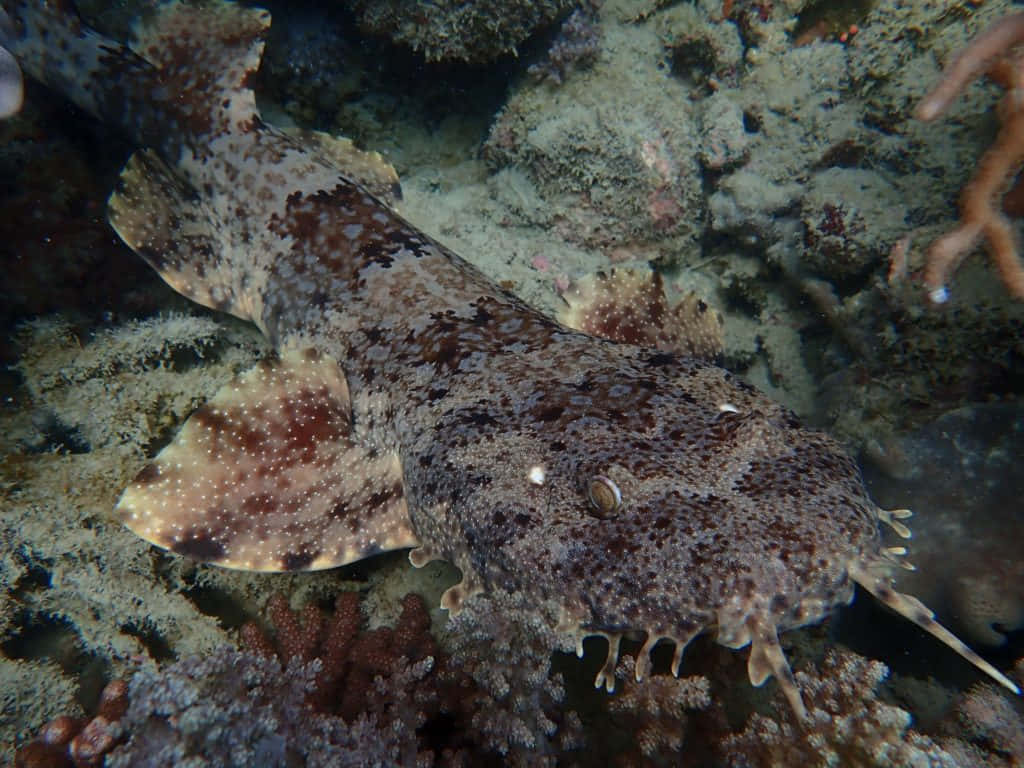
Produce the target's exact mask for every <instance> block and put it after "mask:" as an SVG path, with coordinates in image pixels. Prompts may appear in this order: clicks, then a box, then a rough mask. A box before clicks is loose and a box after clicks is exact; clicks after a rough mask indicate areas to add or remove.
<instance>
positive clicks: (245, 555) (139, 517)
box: [117, 351, 417, 571]
mask: <svg viewBox="0 0 1024 768" xmlns="http://www.w3.org/2000/svg"><path fill="white" fill-rule="evenodd" d="M351 419H352V415H351V402H350V400H349V394H348V388H347V385H346V383H345V380H344V378H343V376H342V375H341V372H340V369H339V368H338V365H337V363H336V362H335V361H334V360H332V359H331V358H329V357H327V356H324V355H321V354H319V353H316V354H310V353H308V352H306V351H296V352H291V353H287V354H285V355H284V356H283V358H282V360H281V361H280V362H278V363H277V364H273V365H267V364H260V365H257V366H256V367H255V368H253V369H252V370H250V371H249V372H248V373H247V374H245V375H243V376H242V377H241V378H240V379H239V380H237V381H235V382H233V383H231V384H229V385H227V386H226V387H224V388H223V389H222V390H221V391H220V392H219V393H218V394H217V396H216V397H214V399H213V400H211V401H210V402H209V403H207V404H206V405H205V406H204V407H202V408H200V409H199V410H198V411H197V412H196V413H194V414H193V415H192V417H191V418H190V419H189V420H188V422H187V423H186V425H185V427H184V428H183V429H182V430H181V432H180V433H179V434H178V436H177V437H176V438H175V440H174V442H172V443H171V444H170V445H168V446H167V447H166V448H165V449H164V450H163V451H161V453H160V454H159V455H158V456H157V457H156V459H154V461H153V463H152V464H150V465H149V466H148V467H146V468H145V469H144V470H143V471H142V472H141V473H140V474H139V476H138V478H137V479H136V481H135V483H134V484H133V485H132V486H130V487H129V488H128V489H127V490H126V491H125V492H124V494H123V495H122V497H121V500H120V502H119V503H118V506H117V512H118V514H119V515H120V516H121V518H122V519H123V520H124V522H125V524H126V525H127V526H128V527H129V528H131V529H132V530H134V531H135V532H136V533H138V534H139V535H140V536H142V537H143V538H145V539H147V540H149V541H151V542H153V543H154V544H157V545H158V546H161V547H165V548H167V549H170V550H173V551H174V552H177V553H179V554H183V555H187V556H189V557H193V558H195V559H197V560H202V561H206V562H213V563H216V564H218V565H222V566H226V567H230V568H243V569H246V570H256V571H280V570H285V571H290V570H310V569H318V568H329V567H333V566H336V565H341V564H343V563H347V562H352V561H353V560H358V559H359V558H361V557H365V556H367V555H368V554H370V553H373V552H379V551H383V550H387V549H395V548H398V547H407V546H411V545H413V544H415V543H416V542H417V539H416V537H415V536H414V534H413V532H412V530H411V528H410V527H409V523H408V511H407V509H406V506H405V500H404V494H403V491H402V488H403V486H402V478H401V471H400V468H399V466H398V462H397V459H396V458H395V456H394V454H390V453H380V452H378V453H377V455H376V457H375V458H370V457H369V455H368V452H367V451H366V450H364V449H362V448H361V447H360V446H359V445H358V444H356V443H355V442H354V441H353V440H352V439H351Z"/></svg>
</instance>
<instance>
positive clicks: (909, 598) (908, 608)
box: [576, 509, 1021, 721]
mask: <svg viewBox="0 0 1024 768" xmlns="http://www.w3.org/2000/svg"><path fill="white" fill-rule="evenodd" d="M877 513H878V518H879V520H880V521H882V522H883V523H885V524H886V525H888V526H889V527H890V528H892V529H893V530H894V531H895V532H896V534H897V535H899V536H900V537H902V538H904V539H907V538H910V535H911V534H910V529H909V528H907V526H906V525H904V524H903V523H902V522H901V521H902V520H905V519H907V518H909V517H910V516H911V512H910V510H906V509H896V510H885V509H879V510H878V512H877ZM906 551H907V550H906V548H905V547H886V548H883V549H882V550H881V551H880V552H879V553H877V554H875V555H871V556H866V557H860V558H858V559H856V560H854V561H851V562H850V563H848V564H847V567H846V575H847V577H848V579H849V580H850V581H852V582H853V583H856V584H859V585H860V586H861V587H862V588H863V589H865V590H867V591H868V592H870V593H871V594H872V595H874V596H875V598H876V599H877V600H878V601H879V602H881V603H882V604H883V605H885V606H887V607H888V608H890V609H891V610H893V611H895V612H896V613H898V614H899V615H900V616H902V617H903V618H905V619H907V620H909V621H911V622H913V623H914V624H916V625H917V626H918V627H920V628H921V629H923V630H924V631H925V632H927V633H928V634H930V635H931V636H932V637H934V638H936V639H938V640H939V641H940V642H942V643H943V644H944V645H946V646H947V647H949V648H951V649H952V650H954V651H956V652H957V653H958V654H959V655H960V656H962V657H963V658H964V659H966V660H967V661H969V662H970V663H971V664H973V665H974V666H975V667H976V668H977V669H979V670H980V671H982V672H984V673H985V674H986V675H988V676H989V677H991V678H992V679H993V680H995V681H996V682H998V683H999V684H1000V685H1002V686H1004V687H1006V688H1008V689H1009V690H1011V691H1013V692H1014V693H1015V694H1018V695H1020V692H1021V691H1020V688H1019V687H1018V686H1017V684H1016V683H1014V682H1013V681H1012V680H1010V679H1009V678H1008V677H1007V676H1006V675H1004V674H1003V673H1002V672H1000V671H999V670H998V669H996V668H995V667H994V666H992V664H990V663H989V662H987V661H986V660H985V659H983V658H982V657H981V656H979V655H978V654H977V653H976V652H975V651H973V650H972V649H971V648H969V647H968V646H967V644H966V643H964V642H963V641H962V640H961V639H960V638H958V637H957V636H956V635H954V634H953V633H952V632H950V631H949V630H948V629H946V628H945V627H944V626H942V625H941V624H939V622H937V621H936V620H935V614H934V613H933V612H932V611H931V610H930V609H929V608H928V607H927V606H925V605H924V603H922V602H921V601H920V600H918V599H917V598H916V597H914V596H913V595H908V594H905V593H902V592H898V591H896V589H895V588H894V586H893V580H892V576H891V569H892V567H893V566H894V565H898V566H900V567H902V568H905V569H907V570H914V567H913V566H912V565H910V564H909V563H907V562H905V561H902V560H900V559H899V558H900V557H901V556H902V555H904V554H906ZM851 587H852V585H851ZM849 594H850V598H851V599H852V596H853V595H852V588H851V590H850V593H849ZM767 602H768V601H767V599H765V598H760V599H759V598H755V599H753V600H747V601H744V605H743V607H742V609H738V610H737V607H736V606H729V607H726V608H723V609H722V610H720V611H719V612H718V621H717V622H716V623H715V624H713V625H706V626H695V627H693V628H692V629H689V628H688V629H687V630H686V631H681V632H676V633H665V632H663V631H657V630H647V639H646V640H645V642H644V645H643V648H641V650H640V651H639V653H638V654H637V659H636V667H635V673H634V676H635V678H636V680H637V682H641V681H643V680H644V678H646V677H647V676H649V675H650V673H651V666H652V662H651V656H650V654H651V652H652V651H653V650H654V647H655V646H656V645H657V644H658V643H659V642H660V641H662V640H667V641H670V642H673V643H674V644H675V652H674V654H673V656H672V663H671V666H670V669H671V672H672V674H673V675H674V676H675V677H678V676H679V667H680V664H681V663H682V659H683V652H684V650H685V649H686V646H687V645H688V644H689V642H690V641H691V640H693V638H694V637H696V636H697V635H699V634H701V632H703V631H706V630H709V629H713V628H715V627H717V629H718V637H717V642H718V643H720V644H721V645H724V646H726V647H728V648H733V649H739V648H744V647H746V646H748V645H749V646H750V655H749V658H748V661H747V674H748V676H749V678H750V682H751V684H752V685H754V686H761V685H763V684H764V683H765V682H766V681H767V680H768V679H769V678H771V677H774V678H775V679H776V680H777V681H778V684H779V688H780V689H781V690H782V692H783V694H784V695H785V697H786V699H787V700H788V701H789V704H790V706H791V707H792V709H793V711H794V713H795V714H796V716H797V717H798V718H799V719H800V720H801V721H803V720H806V719H807V708H806V706H805V705H804V701H803V697H802V696H801V694H800V689H799V687H798V686H797V682H796V678H795V677H794V675H793V671H792V669H790V666H789V662H788V661H787V660H786V655H785V653H784V652H783V650H782V646H781V644H780V643H779V635H778V633H779V622H778V616H777V614H776V613H773V612H772V611H770V610H769V608H768V605H767ZM806 602H814V601H806ZM847 602H849V601H847ZM833 607H835V606H834V605H828V604H827V603H825V602H824V601H817V605H816V606H815V608H813V609H811V610H810V611H806V613H807V618H806V620H804V621H802V622H800V623H801V624H809V623H813V622H815V621H817V620H820V619H823V618H825V617H826V616H827V615H828V613H829V611H830V610H831V609H832V608H833ZM790 626H792V625H788V624H787V628H788V627H790ZM594 636H598V637H604V638H605V639H606V640H607V641H608V652H607V657H606V659H605V662H604V665H603V666H602V667H601V669H600V670H599V671H598V673H597V676H596V677H595V679H594V687H595V688H604V689H605V690H606V691H608V692H609V693H612V692H614V690H615V667H616V663H617V660H618V655H619V645H620V643H621V641H622V638H623V636H624V635H623V633H620V632H602V631H589V630H585V629H584V630H581V634H580V635H579V636H578V638H577V644H576V655H577V656H579V657H581V658H582V656H583V640H584V639H585V638H586V637H594Z"/></svg>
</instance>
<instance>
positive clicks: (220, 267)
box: [3, 2, 1016, 714]
mask: <svg viewBox="0 0 1024 768" xmlns="http://www.w3.org/2000/svg"><path fill="white" fill-rule="evenodd" d="M6 5H7V8H8V11H9V13H10V16H11V18H12V20H13V21H14V24H15V27H14V31H13V32H12V33H10V34H9V35H8V36H7V39H5V40H4V41H3V43H4V45H5V46H7V47H8V48H9V49H10V50H11V51H12V53H13V54H14V55H15V56H16V57H17V58H18V60H19V62H20V63H21V65H22V67H23V68H24V69H25V70H26V72H27V73H29V74H31V75H32V76H34V77H36V78H38V79H40V80H42V81H44V82H47V83H49V84H51V85H53V86H54V87H56V88H59V89H61V90H63V91H64V92H65V93H66V94H67V95H68V96H69V97H70V98H72V99H73V100H74V101H76V102H77V103H78V104H79V105H80V106H82V107H83V108H85V109H87V110H89V111H91V112H93V113H94V114H96V115H97V116H99V117H101V118H103V119H105V120H110V121H113V122H116V123H118V124H120V125H121V126H122V127H123V128H124V129H125V130H126V131H128V132H130V134H131V135H133V136H134V137H135V138H136V140H137V141H138V142H139V144H140V145H141V146H143V147H144V148H143V149H140V150H139V151H138V152H137V153H136V154H135V155H134V156H133V157H132V159H131V160H130V161H129V163H128V165H127V166H126V168H125V170H124V172H123V174H122V178H121V184H120V186H119V188H118V190H117V191H116V192H115V193H114V194H113V195H112V197H111V200H110V221H111V224H112V226H113V227H114V229H115V230H116V231H117V232H118V234H119V235H120V236H121V237H122V239H124V241H125V242H126V243H127V244H128V245H129V246H130V247H132V248H133V249H134V250H135V251H136V252H137V253H138V254H139V255H140V256H141V257H142V258H144V259H145V260H146V261H147V262H149V263H150V264H151V265H152V266H153V268H154V269H155V270H157V271H158V272H159V273H160V275H161V276H162V277H163V279H164V280H165V281H166V282H167V283H168V284H170V285H171V286H172V287H173V288H174V289H175V290H177V291H179V292H180V293H182V294H183V295H185V296H187V297H189V298H190V299H192V300H194V301H196V302H198V303H200V304H203V305H205V306H207V307H212V308H215V309H219V310H222V311H225V312H229V313H231V314H233V315H235V316H237V317H240V318H243V319H245V320H249V321H251V322H253V323H255V324H256V325H257V326H258V327H259V328H260V329H261V330H262V331H263V332H264V333H265V334H266V336H267V337H268V338H269V339H270V341H271V342H272V343H273V345H274V347H275V348H276V349H277V350H278V356H277V358H276V359H274V360H270V361H266V362H265V363H263V364H261V365H260V366H257V368H255V369H253V370H251V371H249V372H248V373H246V374H244V375H243V376H242V377H240V378H239V380H237V381H236V382H233V383H232V384H230V385H228V386H226V387H225V388H224V389H223V390H222V391H221V392H220V393H218V394H217V396H216V397H215V398H214V399H213V400H212V401H210V402H209V403H207V404H206V405H205V406H204V407H203V408H201V409H200V410H199V411H197V412H196V413H195V414H194V415H193V416H192V417H191V418H190V419H189V420H188V422H187V423H186V424H185V426H184V427H183V428H182V430H181V432H180V433H179V435H178V436H177V437H176V438H175V440H174V441H173V442H172V443H171V444H170V445H168V446H167V447H166V448H165V449H164V450H163V451H162V452H161V453H160V454H159V455H157V456H156V457H155V458H154V460H153V461H152V463H151V464H150V465H149V466H147V467H146V468H145V469H144V470H143V471H142V473H141V474H140V475H139V477H138V478H137V479H136V481H135V482H134V483H133V484H132V486H131V487H129V488H128V489H127V490H126V491H125V492H124V494H123V496H122V498H121V500H120V502H119V503H118V506H117V510H116V514H117V515H118V516H119V517H120V519H122V520H123V521H124V522H125V524H126V525H128V526H129V527H130V528H131V529H132V530H134V531H135V532H137V533H138V534H139V535H140V536H142V537H143V538H145V539H147V540H149V541H151V542H153V543H155V544H157V545H159V546H161V547H164V548H166V549H169V550H172V551H174V552H177V553H179V554H181V555H184V556H188V557H192V558H195V559H197V560H200V561H204V562H209V563H214V564H217V565H221V566H225V567H230V568H240V569H248V570H257V571H292V570H311V569H320V568H330V567H335V566H339V565H343V564H345V563H350V562H353V561H355V560H358V559H360V558H364V557H367V556H370V555H372V554H375V553H377V552H381V551H385V550H390V549H398V548H411V552H410V559H411V560H412V562H413V564H414V565H417V566H421V565H423V564H424V563H426V562H428V561H430V560H432V559H437V558H443V559H445V560H448V561H451V562H452V563H454V564H455V565H456V566H458V568H459V569H460V570H461V571H462V581H461V582H460V583H459V584H457V585H456V586H454V587H452V588H450V589H449V590H448V591H447V592H446V593H445V594H444V596H443V598H442V604H443V605H444V606H445V607H446V608H448V609H449V610H451V611H453V612H457V611H458V610H460V608H461V606H462V605H463V604H464V602H465V601H466V600H471V599H485V598H484V597H479V598H478V597H477V596H478V595H481V593H486V592H487V591H488V590H490V589H495V588H500V589H503V590H507V591H512V592H519V593H524V594H526V595H528V596H529V598H530V601H531V602H534V603H535V604H536V605H537V606H538V610H541V609H542V608H543V609H545V611H546V613H548V614H553V615H557V616H558V619H559V628H560V630H562V631H563V632H565V633H567V634H569V635H571V636H574V637H576V638H577V639H578V640H579V641H581V640H582V638H583V637H585V636H588V635H602V636H604V637H606V638H607V639H608V642H609V653H608V660H607V662H606V664H605V666H604V668H603V669H602V671H601V672H600V673H599V675H598V678H597V681H596V683H597V685H604V686H606V687H608V689H609V690H611V688H612V687H613V685H614V673H613V672H614V666H615V660H616V655H617V649H618V643H619V640H620V639H621V637H622V636H623V635H624V634H625V633H627V632H634V631H643V632H645V633H646V638H647V640H646V644H645V646H644V650H643V651H642V652H641V654H639V661H638V662H637V667H636V674H637V676H638V678H639V677H642V676H643V675H645V674H647V673H648V672H649V669H650V661H649V651H650V650H651V649H652V648H653V647H654V645H655V644H657V643H658V642H660V641H667V642H673V643H675V658H674V660H673V672H676V673H677V672H678V668H679V664H680V660H681V656H682V652H683V649H684V648H685V646H686V644H687V643H688V642H689V641H690V640H691V639H692V638H693V637H694V636H696V635H697V634H699V633H701V632H704V631H716V632H717V637H718V641H719V642H721V643H722V644H724V645H726V646H729V647H732V648H741V647H745V646H747V645H750V646H751V649H750V655H749V662H748V671H749V676H750V679H751V682H752V683H754V684H755V685H760V684H762V683H763V682H764V681H765V680H767V679H768V678H769V677H771V676H775V677H777V678H778V680H779V683H780V685H781V686H782V689H783V691H784V692H785V693H786V695H787V697H788V698H789V700H790V702H791V704H792V705H793V707H794V708H795V710H796V711H797V712H798V713H800V714H802V713H803V712H804V706H803V702H802V700H801V697H800V694H799V691H798V690H797V687H796V683H795V680H794V678H793V675H792V673H791V671H790V669H789V666H788V664H787V662H786V659H785V657H784V655H783V652H782V649H781V647H780V645H779V641H778V633H779V632H780V631H783V630H785V629H789V628H792V627H797V626H801V625H805V624H808V623H812V622H816V621H820V620H821V619H822V618H824V617H825V616H827V615H828V614H829V613H830V612H831V611H832V610H833V609H834V608H835V607H836V606H837V605H841V604H844V603H847V602H849V601H850V600H851V599H852V597H853V592H854V584H855V583H859V584H861V585H862V586H863V587H865V588H866V589H867V590H868V591H870V592H872V593H873V594H875V595H876V596H877V597H878V598H879V599H881V600H882V601H883V602H884V603H886V604H887V605H889V606H890V607H892V608H893V609H895V610H896V611H898V612H900V613H901V614H903V615H904V616H906V617H907V618H909V619H910V620H912V621H914V622H916V623H917V624H919V625H920V626H922V627H923V628H925V629H926V630H928V631H929V632H931V633H932V634H933V635H935V636H936V637H938V638H939V639H940V640H942V641H943V642H945V643H946V644H948V645H950V646H951V647H953V648H954V649H955V650H957V651H958V652H959V653H961V654H962V655H963V656H964V657H965V658H967V659H968V660H969V661H971V662H972V663H974V664H975V665H977V666H978V667H979V668H981V669H982V670H984V671H985V672H987V673H988V674H990V675H991V676H993V677H994V678H996V679H997V680H999V681H1000V682H1001V683H1003V684H1004V685H1006V686H1007V687H1010V688H1011V689H1013V690H1016V686H1014V684H1013V683H1012V682H1010V681H1009V680H1008V679H1007V678H1006V677H1005V676H1004V675H1002V673H1000V672H999V671H998V670H996V669H995V668H993V667H992V666H991V665H989V664H988V663H987V662H985V661H984V660H983V659H981V658H980V657H979V656H977V655H976V654H975V653H974V652H973V651H971V650H970V649H969V648H967V647H966V646H965V645H964V644H963V643H962V642H960V641H959V640H958V639H956V638H955V637H954V636H953V635H952V634H951V633H949V632H948V631H947V630H946V629H944V628H943V627H941V626H940V625H939V624H937V623H936V622H935V620H934V618H933V617H932V613H931V612H930V611H929V610H928V609H927V608H925V607H924V606H923V605H922V604H921V603H920V602H918V601H917V600H916V599H914V598H913V597H910V596H908V595H903V594H900V593H898V592H896V591H895V590H894V589H893V587H892V583H891V578H890V569H891V567H892V566H893V565H894V563H895V561H896V559H897V554H898V553H899V548H887V547H885V546H884V544H883V539H882V535H881V531H880V529H881V526H880V523H888V524H889V525H890V526H891V527H892V528H893V529H895V531H896V532H897V533H899V534H901V535H909V532H908V531H907V529H906V527H905V526H904V525H903V524H902V523H901V522H900V519H902V518H903V517H904V516H905V515H904V513H903V512H902V511H896V512H889V511H886V510H882V509H879V508H878V507H877V506H876V505H875V504H874V503H873V502H872V501H871V500H870V498H869V497H868V494H867V492H866V491H865V489H864V487H863V484H862V481H861V479H860V476H859V473H858V470H857V467H856V465H855V464H854V462H853V461H852V460H851V459H850V458H849V457H848V456H846V455H845V454H844V452H843V451H842V449H841V448H840V447H839V446H838V445H837V444H836V443H835V442H834V441H833V440H831V439H830V438H828V437H827V436H825V435H822V434H820V433H817V432H813V431H810V430H807V429H805V428H803V427H802V426H801V425H800V424H799V422H798V420H797V419H796V417H795V416H794V415H793V414H792V413H791V412H789V411H788V410H786V409H785V408H783V407H782V406H780V405H778V404H776V403H774V402H773V401H771V400H770V399H768V398H766V397H765V396H764V395H762V394H761V393H760V392H758V391H756V390H755V389H754V388H752V387H750V386H749V385H746V384H744V383H743V382H742V381H740V380H738V379H736V378H735V377H733V376H732V375H731V374H730V373H729V372H727V371H726V370H724V369H722V368H720V367H717V366H715V365H713V364H711V363H709V362H706V361H704V360H701V359H696V358H686V357H680V356H677V355H672V354H666V353H664V352H660V351H657V350H654V349H648V348H643V347H636V346H631V345H627V344H619V343H614V342H613V341H609V340H607V339H601V338H596V337H594V336H590V335H587V334H584V333H580V332H578V331H574V330H572V329H570V328H567V327H564V326H562V325H560V324H559V323H557V322H555V321H554V320H552V319H550V318H548V317H546V316H544V315H543V314H541V313H539V312H537V311H535V310H533V309H532V308H530V307H529V306H527V305H525V304H524V303H523V302H521V301H520V300H518V299H517V298H516V297H515V296H513V295H511V294H510V293H508V292H507V291H504V290H502V289H501V288H499V287H498V286H496V285H495V284H494V283H493V282H491V281H490V280H489V279H488V278H487V277H485V276H484V275H483V274H482V273H480V272H479V271H478V270H477V269H475V268H474V267H472V266H471V265H470V264H468V263H467V262H466V261H464V260H463V259H461V258H460V257H458V256H457V255H455V254H454V253H452V252H451V251H450V250H448V249H447V248H445V247H444V246H443V245H441V244H439V243H437V242H436V241H434V240H432V239H431V238H430V237H428V236H426V235H425V234H423V233H422V232H420V231H418V230H417V229H416V228H414V227H413V226H412V225H410V224H409V223H407V222H406V221H404V220H403V219H402V218H401V217H400V216H399V215H398V214H397V213H396V212H395V211H394V210H393V209H392V208H391V207H390V206H389V205H388V204H387V203H386V202H384V201H382V199H381V198H382V197H386V196H387V195H388V194H391V193H393V192H394V190H395V185H396V179H395V178H394V177H393V176H391V175H389V174H388V172H387V171H386V169H383V164H382V163H379V162H378V161H377V160H376V159H375V158H374V157H372V156H365V155H363V156H360V155H356V154H353V153H350V154H348V155H345V156H346V157H347V158H348V160H345V161H339V157H340V156H341V155H342V154H344V152H345V148H343V147H339V146H338V145H337V144H336V143H332V140H329V139H328V138H327V137H323V136H317V135H312V134H310V135H307V136H305V137H304V138H297V137H296V136H295V135H290V134H286V133H283V132H281V131H278V130H276V129H274V128H272V127H271V126H268V125H266V124H265V123H264V122H263V120H262V119H261V118H260V115H259V112H258V110H257V108H256V104H255V99H254V96H253V93H252V91H251V90H250V89H249V88H248V87H247V80H248V78H249V77H250V76H251V74H252V73H253V72H254V71H255V69H256V68H257V66H258V64H259V59H260V55H261V53H262V46H263V42H262V40H263V35H264V33H265V31H266V29H267V28H268V26H269V23H270V19H269V15H268V14H267V13H266V12H265V11H261V10H258V9H251V8H243V7H240V6H236V5H232V4H227V3H215V4H211V5H208V6H205V7H194V6H186V5H183V4H177V3H172V4H170V5H166V6H164V7H162V8H161V9H160V10H159V11H158V13H157V16H156V18H155V19H154V20H153V21H152V22H151V23H150V24H149V25H148V26H147V27H146V28H144V29H143V30H141V31H140V34H139V39H138V40H137V41H136V44H135V45H134V46H133V48H131V49H129V48H127V47H125V46H122V45H119V44H117V43H114V42H112V41H109V40H105V39H103V38H101V37H99V36H98V35H96V34H95V33H93V32H91V31H90V30H88V29H86V28H85V27H83V26H82V25H81V24H80V23H79V22H78V21H77V20H76V19H75V18H73V17H72V16H70V15H68V14H67V13H65V12H63V11H55V10H51V9H50V7H49V6H46V5H42V4H40V5H36V4H31V3H23V2H10V3H7V4H6ZM353 169H356V170H353Z"/></svg>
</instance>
